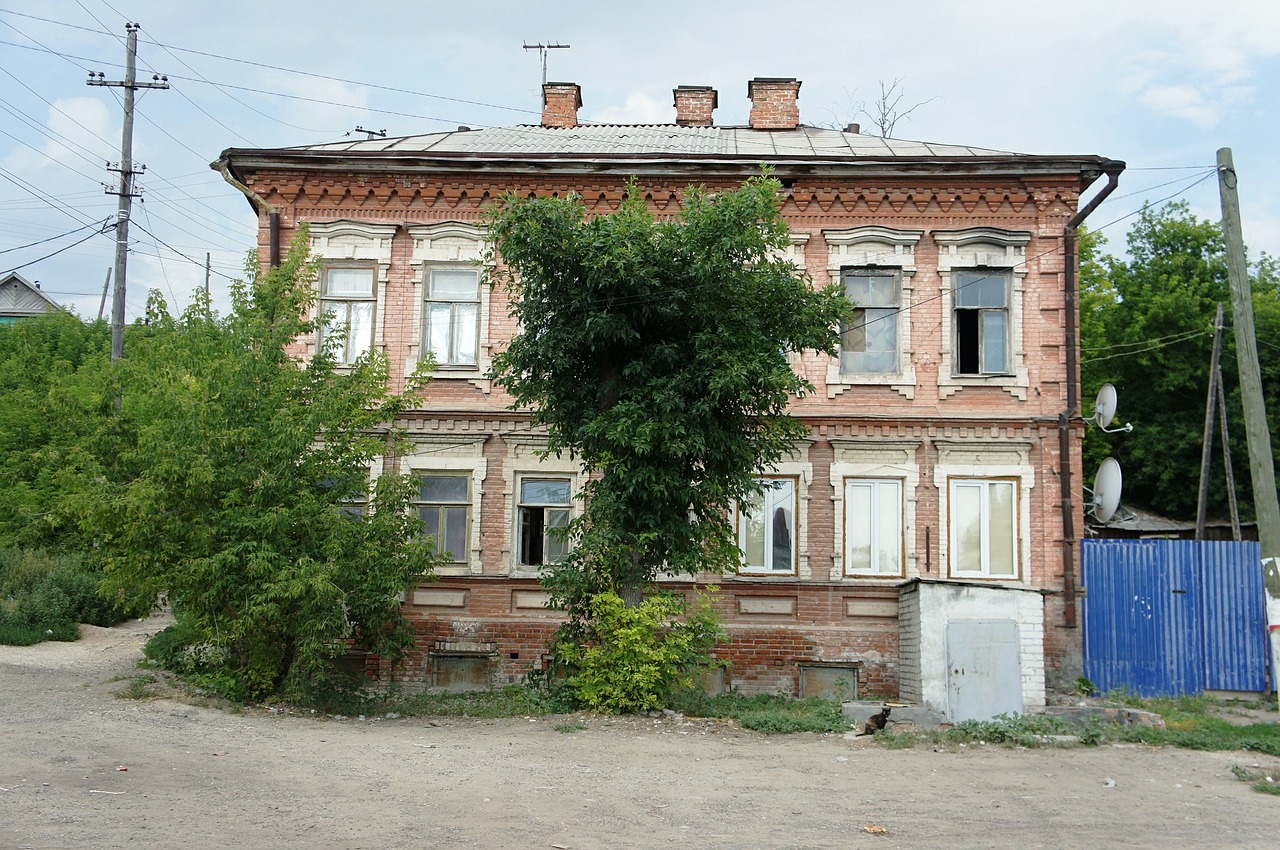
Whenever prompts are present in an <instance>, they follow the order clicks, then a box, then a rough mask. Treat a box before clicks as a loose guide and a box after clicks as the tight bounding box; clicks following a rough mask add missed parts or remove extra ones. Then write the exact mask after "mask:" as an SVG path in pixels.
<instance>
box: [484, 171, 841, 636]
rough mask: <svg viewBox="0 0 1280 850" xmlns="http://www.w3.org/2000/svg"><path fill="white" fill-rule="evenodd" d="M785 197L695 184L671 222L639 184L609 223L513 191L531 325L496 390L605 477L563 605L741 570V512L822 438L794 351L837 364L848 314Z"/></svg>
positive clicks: (505, 251)
mask: <svg viewBox="0 0 1280 850" xmlns="http://www.w3.org/2000/svg"><path fill="white" fill-rule="evenodd" d="M780 188H781V187H780V184H779V183H778V181H776V180H774V179H772V178H769V177H759V178H753V179H751V180H749V181H747V183H746V184H745V185H743V186H742V187H741V188H740V189H738V190H737V191H732V192H725V193H722V194H717V195H714V196H713V195H711V194H709V193H707V192H705V191H702V190H700V189H696V188H694V189H690V190H689V192H688V194H687V196H686V198H685V203H684V207H683V209H682V210H681V212H680V213H679V214H678V215H677V216H675V217H673V218H670V219H667V220H662V221H659V220H656V219H655V218H654V216H653V215H652V214H650V212H649V210H648V209H647V207H646V202H645V197H644V192H643V190H642V189H641V188H640V187H639V186H638V185H637V184H636V183H635V182H634V181H633V182H632V183H631V184H630V185H629V187H628V193H627V197H626V199H625V200H624V202H623V203H622V205H621V207H620V208H619V209H618V211H617V212H616V213H613V214H609V215H597V216H592V215H588V213H587V211H586V208H585V207H584V205H583V203H582V201H581V200H580V199H579V198H577V197H569V198H538V199H529V198H518V197H515V196H507V197H505V198H504V199H503V203H502V205H501V207H500V208H498V209H497V210H496V211H495V212H494V213H493V214H492V215H491V217H490V219H489V222H488V224H489V236H490V241H491V244H492V245H493V246H495V248H496V250H497V252H498V254H499V255H500V256H501V259H502V261H503V263H504V265H503V266H500V267H499V271H498V273H497V276H498V277H499V278H500V279H501V280H503V281H505V282H506V283H507V284H508V285H509V286H510V288H511V291H512V292H513V294H514V295H515V300H514V307H513V313H514V316H515V318H517V319H518V320H519V322H520V328H521V332H520V333H519V334H518V335H517V336H516V337H515V338H514V339H513V340H512V342H511V344H510V346H509V347H508V349H507V350H506V351H505V352H503V353H502V354H501V355H499V356H498V358H497V359H496V362H495V372H496V374H497V380H498V382H499V383H500V384H501V385H502V386H504V387H505V388H506V389H507V390H508V391H509V392H510V393H511V395H512V397H513V398H514V399H515V405H516V406H517V407H519V408H530V409H531V410H532V417H533V422H534V423H535V424H537V425H545V426H547V429H548V435H549V437H548V447H547V451H548V452H551V453H556V454H559V453H561V452H568V453H570V454H571V455H572V456H574V457H576V458H578V459H579V460H580V461H581V463H582V465H583V467H584V468H585V469H586V471H587V472H588V473H589V479H588V481H587V484H586V486H585V488H584V490H585V505H586V507H585V510H584V511H583V513H582V515H581V516H580V517H579V518H578V519H577V520H575V522H574V523H573V525H572V527H571V536H572V538H573V539H574V541H575V543H576V546H575V549H574V551H573V554H572V555H571V556H570V557H569V558H568V559H567V561H566V562H565V563H564V564H563V565H562V566H561V568H558V569H555V570H552V571H551V578H550V584H551V587H552V589H553V591H556V592H557V593H558V594H559V597H560V599H561V600H562V601H565V602H568V603H570V604H571V605H572V603H574V601H575V600H583V599H587V598H588V597H590V596H591V595H593V594H598V593H601V592H604V591H606V590H613V591H616V592H617V593H618V594H619V595H620V596H621V597H622V598H623V599H625V600H626V601H627V603H628V604H629V605H636V604H638V603H639V601H640V598H641V596H642V592H643V588H644V587H645V586H646V585H647V584H648V583H649V582H651V581H653V579H654V578H655V576H656V574H657V572H658V571H659V570H664V571H668V572H672V573H677V574H679V573H685V574H690V575H692V574H695V573H697V572H699V571H704V570H709V571H723V570H728V569H733V568H735V567H736V566H737V564H738V561H739V553H738V549H737V544H736V542H735V537H734V533H733V529H732V527H731V523H730V520H729V515H730V510H731V509H732V506H733V505H734V503H735V502H737V501H742V500H747V499H750V498H751V497H753V496H755V495H756V494H758V493H759V492H760V490H761V486H760V484H759V481H758V479H757V476H759V475H760V474H762V473H764V472H766V471H767V470H768V469H770V468H771V467H772V466H774V465H775V464H776V463H777V462H779V461H780V460H781V459H782V458H783V457H784V456H785V455H786V454H787V452H788V450H789V449H790V448H791V446H792V445H793V443H794V442H795V441H796V440H798V439H800V438H801V437H803V436H804V435H805V434H807V429H806V427H805V426H804V424H802V423H801V422H799V421H798V420H796V419H793V418H791V417H790V416H788V415H787V412H786V410H787V405H788V403H789V402H790V400H791V398H792V397H793V396H797V395H803V394H804V393H806V392H808V391H809V390H810V389H811V387H810V385H809V384H808V382H806V381H805V380H803V379H801V378H800V377H798V376H797V375H796V373H795V372H794V371H793V370H792V368H791V364H790V362H789V357H790V356H791V353H792V352H799V351H801V350H805V349H814V350H817V351H822V352H826V353H828V354H832V353H834V351H835V348H836V344H837V342H838V339H839V337H838V326H839V324H840V322H841V320H842V319H843V318H845V317H846V316H847V315H848V312H847V311H848V307H849V305H848V302H847V301H846V300H845V298H844V297H843V295H842V294H841V293H840V291H839V289H838V287H835V286H833V287H830V288H827V289H822V290H815V289H813V288H812V286H811V285H810V283H809V281H808V280H807V279H806V278H805V277H804V276H803V275H801V274H799V273H798V272H797V271H796V269H795V267H794V266H793V265H792V264H790V263H788V262H785V261H783V260H782V259H780V258H779V257H780V254H781V249H782V248H783V247H785V246H786V245H787V244H788V229H787V226H786V223H785V222H784V220H783V219H782V217H781V215H780V213H779V209H778V196H779V191H780ZM571 610H572V609H571Z"/></svg>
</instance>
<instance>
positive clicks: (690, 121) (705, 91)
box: [671, 86, 720, 127]
mask: <svg viewBox="0 0 1280 850" xmlns="http://www.w3.org/2000/svg"><path fill="white" fill-rule="evenodd" d="M671 93H672V94H673V95H675V99H676V123H677V124H679V125H680V126H681V127H710V126H712V124H711V113H712V111H713V110H715V108H716V107H717V106H719V105H720V98H719V96H718V95H717V94H716V90H715V89H713V88H711V86H680V87H679V88H677V89H673V90H672V92H671Z"/></svg>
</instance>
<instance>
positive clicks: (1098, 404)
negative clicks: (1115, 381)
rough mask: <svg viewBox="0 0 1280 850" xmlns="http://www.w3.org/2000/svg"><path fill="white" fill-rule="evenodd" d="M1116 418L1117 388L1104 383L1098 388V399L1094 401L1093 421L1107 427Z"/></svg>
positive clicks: (1100, 426)
mask: <svg viewBox="0 0 1280 850" xmlns="http://www.w3.org/2000/svg"><path fill="white" fill-rule="evenodd" d="M1115 418H1116V388H1115V387H1113V386H1111V385H1110V384H1103V385H1102V389H1100V390H1098V400H1097V401H1095V402H1094V403H1093V421H1094V422H1097V423H1098V427H1099V428H1106V427H1107V426H1108V425H1110V424H1111V420H1113V419H1115Z"/></svg>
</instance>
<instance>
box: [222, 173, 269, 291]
mask: <svg viewBox="0 0 1280 850" xmlns="http://www.w3.org/2000/svg"><path fill="white" fill-rule="evenodd" d="M213 167H214V168H215V169H217V171H218V173H219V174H221V175H222V179H223V180H226V181H227V182H228V183H230V184H231V185H232V186H235V187H236V188H237V189H239V190H240V191H241V192H242V193H243V194H244V196H245V197H246V198H248V199H249V205H250V206H252V207H253V211H254V212H256V213H258V214H259V215H261V214H262V213H263V211H266V213H267V234H268V240H269V241H268V243H267V252H268V253H267V257H268V261H269V262H270V264H271V268H275V267H276V266H278V265H280V213H279V211H277V210H276V208H275V207H273V206H271V204H269V203H267V199H266V198H264V197H262V196H261V195H259V194H258V193H257V192H255V191H253V190H252V189H250V188H249V187H248V186H246V185H245V184H243V183H241V182H240V181H239V180H238V179H236V177H235V175H234V174H232V173H231V163H229V162H227V160H225V159H220V160H218V161H217V162H215V163H213Z"/></svg>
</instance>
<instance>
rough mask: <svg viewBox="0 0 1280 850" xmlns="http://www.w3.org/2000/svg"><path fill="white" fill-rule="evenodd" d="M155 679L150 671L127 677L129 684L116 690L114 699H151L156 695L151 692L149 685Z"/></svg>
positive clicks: (152, 683) (155, 680) (154, 681)
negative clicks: (141, 674)
mask: <svg viewBox="0 0 1280 850" xmlns="http://www.w3.org/2000/svg"><path fill="white" fill-rule="evenodd" d="M157 681H158V680H157V679H156V677H155V676H152V675H151V674H150V673H147V674H146V675H143V676H132V677H128V682H129V684H128V685H126V686H125V687H123V688H121V689H120V690H118V691H116V699H151V698H152V697H154V696H155V695H156V694H155V693H153V692H152V690H151V686H152V685H154V684H155V683H156V682H157Z"/></svg>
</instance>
